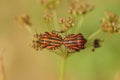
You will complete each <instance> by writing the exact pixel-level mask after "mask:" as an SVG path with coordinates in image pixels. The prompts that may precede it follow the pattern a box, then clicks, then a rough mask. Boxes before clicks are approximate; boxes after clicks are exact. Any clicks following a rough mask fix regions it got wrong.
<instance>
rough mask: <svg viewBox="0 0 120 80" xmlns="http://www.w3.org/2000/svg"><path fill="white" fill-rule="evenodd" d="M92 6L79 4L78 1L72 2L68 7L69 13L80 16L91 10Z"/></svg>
mask: <svg viewBox="0 0 120 80" xmlns="http://www.w3.org/2000/svg"><path fill="white" fill-rule="evenodd" d="M93 8H94V7H93V6H92V5H89V4H86V3H83V2H80V1H75V2H72V3H71V4H70V6H69V13H70V14H73V15H81V14H86V13H88V12H90V11H92V10H93Z"/></svg>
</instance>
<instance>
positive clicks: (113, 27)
mask: <svg viewBox="0 0 120 80" xmlns="http://www.w3.org/2000/svg"><path fill="white" fill-rule="evenodd" d="M101 22H102V26H101V29H102V30H103V31H104V32H110V33H114V32H119V27H118V26H119V25H118V23H119V16H117V15H116V14H115V13H113V12H105V18H102V20H101Z"/></svg>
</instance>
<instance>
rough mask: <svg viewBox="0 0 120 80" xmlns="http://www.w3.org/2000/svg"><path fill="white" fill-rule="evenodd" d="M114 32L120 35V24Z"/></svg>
mask: <svg viewBox="0 0 120 80" xmlns="http://www.w3.org/2000/svg"><path fill="white" fill-rule="evenodd" d="M115 32H117V33H119V34H120V24H118V27H117V28H116V30H115Z"/></svg>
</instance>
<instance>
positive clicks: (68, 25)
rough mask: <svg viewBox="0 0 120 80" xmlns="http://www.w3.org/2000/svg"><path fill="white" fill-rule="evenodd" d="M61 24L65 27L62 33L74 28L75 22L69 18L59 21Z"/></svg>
mask: <svg viewBox="0 0 120 80" xmlns="http://www.w3.org/2000/svg"><path fill="white" fill-rule="evenodd" d="M59 24H62V25H63V28H62V30H61V31H62V32H66V31H67V30H68V29H70V28H71V27H73V26H74V22H73V20H72V19H71V18H70V17H68V18H60V19H59Z"/></svg>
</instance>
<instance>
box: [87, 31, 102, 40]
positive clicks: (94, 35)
mask: <svg viewBox="0 0 120 80" xmlns="http://www.w3.org/2000/svg"><path fill="white" fill-rule="evenodd" d="M100 32H101V29H98V30H97V31H96V32H95V33H93V34H92V35H90V36H89V37H88V40H90V39H92V38H94V37H96V36H97V35H98V34H99V33H100Z"/></svg>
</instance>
